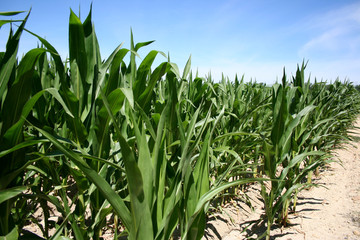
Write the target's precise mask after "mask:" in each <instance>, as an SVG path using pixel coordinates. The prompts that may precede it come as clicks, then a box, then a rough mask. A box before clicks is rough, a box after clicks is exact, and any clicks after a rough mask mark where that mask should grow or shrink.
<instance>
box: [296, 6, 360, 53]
mask: <svg viewBox="0 0 360 240" xmlns="http://www.w3.org/2000/svg"><path fill="white" fill-rule="evenodd" d="M304 27H305V28H306V29H307V30H308V31H309V32H310V35H311V36H312V37H310V39H309V40H308V41H307V42H306V43H305V44H304V45H303V46H302V47H301V48H300V50H299V56H306V57H308V56H309V57H311V56H313V55H316V54H319V55H323V57H328V56H335V55H336V57H343V56H348V55H354V50H356V51H360V41H359V38H360V3H356V4H351V5H347V6H345V7H343V8H340V9H337V10H333V11H330V12H327V13H324V14H322V15H320V16H315V17H313V18H310V19H309V20H308V23H307V24H305V26H304ZM356 55H358V54H356Z"/></svg>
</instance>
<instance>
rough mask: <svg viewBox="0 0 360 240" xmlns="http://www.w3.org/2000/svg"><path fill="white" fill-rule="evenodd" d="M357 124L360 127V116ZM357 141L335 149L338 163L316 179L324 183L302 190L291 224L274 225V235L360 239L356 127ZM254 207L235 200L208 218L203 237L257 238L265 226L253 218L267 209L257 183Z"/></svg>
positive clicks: (285, 239)
mask: <svg viewBox="0 0 360 240" xmlns="http://www.w3.org/2000/svg"><path fill="white" fill-rule="evenodd" d="M355 126H356V127H360V118H359V119H358V120H357V122H356V124H355ZM352 132H353V133H352V136H353V139H354V141H352V142H351V143H350V144H346V145H344V146H343V148H342V149H337V150H335V152H334V154H335V155H336V156H337V158H338V160H340V161H341V165H340V164H339V163H335V162H334V163H331V164H330V165H329V166H328V167H326V168H325V169H323V171H321V173H320V175H319V176H318V177H317V178H316V179H314V182H315V183H319V184H322V185H323V186H324V187H317V188H312V189H310V190H306V191H302V192H301V193H300V194H299V195H300V196H299V200H298V204H297V208H296V213H295V214H291V215H290V217H289V220H290V222H291V226H290V227H287V228H284V229H280V228H279V227H276V226H275V227H274V228H273V229H272V231H271V235H272V239H281V240H304V239H305V240H317V239H321V240H327V239H349V240H353V239H360V129H353V130H352ZM249 197H250V198H251V202H252V207H253V209H250V207H249V206H247V205H246V204H244V203H241V202H240V201H239V202H235V201H234V202H232V203H230V204H228V205H227V206H225V207H224V209H223V214H221V215H219V214H214V215H213V216H211V217H210V219H209V221H208V227H207V229H206V234H205V236H204V237H203V239H209V240H210V239H212V240H213V239H223V240H235V239H247V238H256V237H258V236H259V234H261V233H262V232H264V231H265V228H261V227H255V224H253V223H254V221H256V220H258V219H260V218H261V215H262V214H263V213H264V211H263V209H262V206H263V204H262V202H261V200H260V196H259V191H258V189H257V186H253V187H252V188H251V189H250V193H249Z"/></svg>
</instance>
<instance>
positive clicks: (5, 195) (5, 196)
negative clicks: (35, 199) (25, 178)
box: [0, 186, 27, 204]
mask: <svg viewBox="0 0 360 240" xmlns="http://www.w3.org/2000/svg"><path fill="white" fill-rule="evenodd" d="M26 189H27V187H26V186H18V187H13V188H7V189H3V190H0V204H1V203H3V202H5V201H7V200H9V199H11V198H13V197H16V196H18V195H20V194H21V193H22V192H24V191H25V190H26Z"/></svg>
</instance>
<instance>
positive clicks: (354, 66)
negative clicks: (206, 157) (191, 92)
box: [0, 0, 360, 85]
mask: <svg viewBox="0 0 360 240" xmlns="http://www.w3.org/2000/svg"><path fill="white" fill-rule="evenodd" d="M91 4H92V19H93V22H94V26H95V31H96V34H97V37H98V41H99V45H100V51H101V57H102V58H103V59H106V58H107V57H108V56H109V55H110V54H111V52H112V51H113V50H115V48H116V47H117V46H118V45H119V44H120V43H122V42H124V45H123V47H125V48H130V29H132V31H133V34H134V41H135V42H145V41H150V40H155V42H154V43H152V44H151V45H149V46H147V47H145V48H143V49H142V50H141V51H139V54H140V56H141V58H144V57H145V56H146V54H147V53H148V52H149V51H151V50H159V51H162V52H164V53H165V54H170V59H171V61H172V62H175V63H176V64H177V65H178V66H179V69H180V71H182V70H183V68H184V66H185V64H186V62H187V60H188V58H189V57H190V56H191V63H192V64H191V66H192V67H191V69H192V71H193V73H195V72H196V71H198V74H199V76H201V77H205V76H209V73H211V76H212V78H213V79H214V80H215V81H218V80H220V79H221V76H222V74H223V75H224V76H227V77H228V78H229V79H230V80H233V79H234V78H235V74H237V75H238V76H239V77H241V76H243V75H244V80H245V81H256V82H264V83H267V84H272V83H274V82H275V81H277V80H279V81H280V79H281V78H282V74H283V69H284V68H285V70H286V73H287V76H288V78H290V77H291V76H292V75H293V74H295V72H296V68H297V65H301V64H302V62H303V61H305V62H307V63H308V64H307V68H306V72H305V73H306V77H307V78H310V79H311V81H314V79H315V78H316V79H317V80H318V81H321V80H323V81H328V82H333V81H335V80H336V79H337V78H339V79H340V80H341V81H345V80H347V81H351V82H353V83H354V84H355V85H358V84H360V1H359V0H358V1H354V0H352V1H351V0H341V1H340V0H317V1H314V0H301V1H298V0H293V1H285V0H277V1H275V0H252V1H247V0H246V1H245V0H222V1H219V0H206V1H205V0H198V1H196V0H181V1H179V0H167V1H164V0H152V1H149V0H137V1H136V0H134V1H123V0H117V1H115V0H113V1H111V0H101V1H100V0H92V1H87V0H61V1H60V0H51V1H49V0H11V1H5V0H2V3H1V4H0V12H4V11H18V10H26V11H28V10H30V8H31V14H30V17H29V20H28V22H27V24H26V28H27V29H29V30H31V31H33V32H35V33H36V34H38V35H40V36H41V37H44V38H45V39H47V40H48V41H49V42H50V43H51V44H52V45H53V46H54V47H55V48H56V49H57V51H58V52H59V53H60V54H61V56H62V58H63V59H65V58H66V57H67V56H68V22H69V16H70V9H72V10H73V11H74V12H75V13H76V14H77V15H79V14H80V19H81V20H82V21H84V20H85V18H86V16H87V15H88V13H89V10H90V6H91ZM24 16H25V13H23V14H21V15H17V16H13V17H11V18H10V19H21V18H22V17H24ZM0 19H9V18H6V17H4V16H0ZM8 34H9V25H7V26H3V27H2V28H1V29H0V51H4V50H5V46H6V40H7V37H8ZM37 43H38V40H37V39H35V38H34V37H33V36H31V35H30V34H28V33H24V34H23V35H22V38H21V42H20V48H19V54H21V55H22V53H24V52H26V51H28V50H30V49H32V48H35V47H36V46H37ZM166 60H167V59H166V58H165V57H163V56H159V57H158V59H157V62H156V63H155V64H159V63H161V62H163V61H166ZM139 61H141V60H140V59H139ZM155 66H157V65H155Z"/></svg>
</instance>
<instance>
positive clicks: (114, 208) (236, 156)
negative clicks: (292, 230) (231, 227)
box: [0, 10, 360, 239]
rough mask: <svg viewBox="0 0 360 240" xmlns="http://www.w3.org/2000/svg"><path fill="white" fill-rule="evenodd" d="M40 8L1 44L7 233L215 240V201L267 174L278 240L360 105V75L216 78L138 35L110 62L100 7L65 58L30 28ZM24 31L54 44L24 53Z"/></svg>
mask: <svg viewBox="0 0 360 240" xmlns="http://www.w3.org/2000/svg"><path fill="white" fill-rule="evenodd" d="M20 13H22V12H6V13H0V14H1V16H3V17H6V16H16V15H17V14H20ZM29 15H30V12H28V13H27V16H26V17H25V18H24V19H22V20H2V22H1V24H2V25H3V24H10V25H11V29H10V33H9V38H8V41H7V44H6V50H5V52H2V53H1V54H0V100H1V102H0V103H1V104H0V159H1V162H2V164H3V167H2V168H1V169H0V171H1V174H0V236H1V237H2V238H5V239H18V238H20V239H26V238H27V237H29V238H30V237H31V238H35V239H58V238H61V239H72V238H75V239H101V238H102V236H103V234H104V230H109V229H111V231H112V234H113V237H114V239H117V238H118V237H121V236H126V237H127V238H128V239H170V238H176V237H180V238H181V239H201V238H202V236H203V234H204V230H205V226H206V218H207V214H208V212H209V209H210V207H211V204H212V203H213V202H214V200H215V199H223V198H224V196H226V195H228V193H229V192H231V193H232V194H233V196H232V197H236V194H237V193H238V192H239V189H240V188H241V189H245V186H246V185H247V184H249V183H254V182H259V183H260V184H261V186H262V187H261V196H262V198H263V202H264V209H265V212H266V214H265V215H266V217H265V218H264V219H262V221H263V222H264V223H265V224H266V225H267V231H266V232H265V233H264V235H263V236H261V238H262V237H265V236H266V238H267V239H269V238H270V229H271V226H272V225H273V224H274V223H275V222H277V223H278V224H280V225H283V226H286V224H287V217H288V214H289V211H295V209H296V200H297V194H298V193H299V191H301V190H303V189H306V188H308V187H310V186H312V185H313V183H312V180H311V179H312V175H313V173H314V172H315V173H316V171H317V170H318V169H319V167H321V166H322V165H324V164H326V163H327V162H328V161H330V160H329V159H331V158H330V154H331V150H332V149H333V148H334V147H336V146H339V144H341V143H342V142H344V141H347V140H349V136H348V135H347V130H348V129H349V128H350V127H351V126H352V124H353V122H354V120H355V119H356V116H357V114H358V113H359V105H360V96H359V93H358V91H357V90H356V89H355V88H354V87H353V86H352V84H351V83H348V82H344V83H342V82H340V81H336V82H334V83H332V84H329V83H325V82H320V83H318V82H316V81H315V83H311V82H310V80H307V81H306V80H305V77H304V76H305V73H304V71H305V68H306V64H304V63H303V64H302V66H301V67H298V71H297V72H296V75H295V76H294V77H292V79H290V80H288V79H287V77H286V75H285V72H284V77H283V79H282V82H281V83H276V84H274V85H272V86H267V85H265V84H259V83H256V82H255V83H253V82H250V83H247V82H245V81H244V79H243V78H242V79H240V80H239V79H238V77H236V78H235V81H233V82H232V81H230V80H229V79H228V78H225V77H223V79H222V80H221V81H219V82H215V81H214V80H213V79H212V78H211V76H209V77H207V78H201V77H199V76H198V75H197V74H196V76H193V74H192V71H191V59H189V60H188V62H187V63H186V66H185V68H184V70H183V72H180V71H179V69H178V67H177V65H176V64H175V63H173V62H171V61H170V58H169V57H168V56H166V55H165V54H164V53H162V52H160V51H157V50H152V51H150V52H149V53H148V54H147V55H146V56H145V57H144V58H143V59H142V58H141V57H140V56H139V55H138V50H139V49H140V48H143V47H146V46H148V45H149V44H151V43H152V41H149V42H140V43H137V44H135V42H134V39H133V35H132V33H131V38H130V48H129V49H126V48H123V44H120V45H119V46H118V47H117V48H116V49H115V50H114V51H113V53H112V54H111V55H110V56H109V57H108V58H107V59H105V60H103V59H102V57H101V55H100V48H99V45H98V42H97V37H96V34H95V28H94V25H93V23H92V19H91V10H90V13H89V15H88V16H87V18H86V19H85V20H84V21H83V22H82V21H81V20H80V19H79V17H78V16H77V15H76V14H74V13H73V12H72V11H70V17H69V58H68V59H66V60H63V59H61V57H60V55H59V53H58V52H57V51H56V49H55V48H54V47H53V46H52V45H51V44H50V43H49V42H48V41H46V40H45V39H44V38H42V37H40V36H38V35H36V34H35V33H33V32H31V31H30V30H27V29H26V28H25V25H26V21H27V19H28V17H29ZM14 21H16V22H19V25H18V26H17V27H16V30H13V26H14V25H13V22H14ZM23 32H27V33H28V34H31V35H32V36H33V37H34V38H37V39H38V41H39V42H40V45H41V46H39V47H37V48H34V49H32V50H30V51H28V52H27V53H26V54H25V55H24V56H23V57H22V58H21V59H18V58H17V55H18V47H19V40H20V37H21V34H22V33H23ZM156 58H158V59H159V58H160V59H163V62H162V63H160V64H159V65H158V66H154V61H155V59H156ZM37 212H40V213H41V214H42V217H41V219H39V218H36V217H35V215H36V213H37ZM54 212H56V213H55V215H56V216H53V215H54ZM54 217H56V218H54ZM30 223H31V224H32V225H33V226H37V228H39V229H40V231H41V234H40V235H41V236H40V235H36V234H34V233H33V232H31V231H28V230H26V229H27V228H26V226H27V225H29V224H30Z"/></svg>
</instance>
